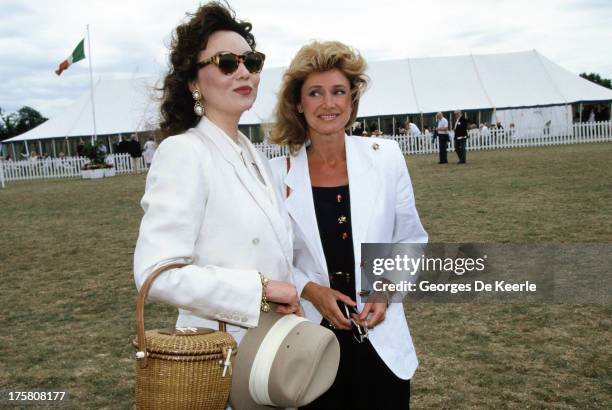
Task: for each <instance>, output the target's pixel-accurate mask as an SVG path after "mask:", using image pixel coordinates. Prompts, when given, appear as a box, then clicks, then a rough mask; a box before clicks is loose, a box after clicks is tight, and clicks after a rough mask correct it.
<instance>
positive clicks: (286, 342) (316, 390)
mask: <svg viewBox="0 0 612 410" xmlns="http://www.w3.org/2000/svg"><path fill="white" fill-rule="evenodd" d="M339 362H340V345H339V344H338V340H337V339H336V336H335V335H334V333H333V332H332V331H330V330H329V329H326V328H324V327H323V326H320V325H318V324H316V323H313V322H311V321H309V320H308V319H304V318H302V317H299V316H296V315H293V314H291V315H282V314H280V313H277V312H276V311H275V306H272V309H270V312H268V313H263V312H262V313H261V315H260V317H259V325H258V326H257V327H256V328H253V329H249V330H248V331H247V333H246V335H245V336H244V338H243V339H242V341H241V342H240V345H239V346H238V354H237V356H236V358H235V359H234V364H233V374H232V389H231V392H230V403H231V405H232V408H234V409H235V410H259V409H270V408H274V407H301V406H305V405H306V404H308V403H310V402H312V401H313V400H314V399H316V398H317V397H319V396H321V395H322V394H323V393H325V392H326V391H327V389H329V388H330V387H331V385H332V383H333V382H334V379H335V378H336V372H337V371H338V364H339Z"/></svg>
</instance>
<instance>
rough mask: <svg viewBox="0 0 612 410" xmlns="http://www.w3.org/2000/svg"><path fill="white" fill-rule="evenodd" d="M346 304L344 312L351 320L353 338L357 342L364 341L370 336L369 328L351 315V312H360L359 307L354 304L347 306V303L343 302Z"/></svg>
mask: <svg viewBox="0 0 612 410" xmlns="http://www.w3.org/2000/svg"><path fill="white" fill-rule="evenodd" d="M342 304H343V305H344V313H345V317H346V318H347V319H348V320H350V321H351V332H352V333H353V338H354V339H355V341H357V343H363V342H365V340H366V339H367V338H368V328H367V327H362V326H361V325H359V324H358V323H357V321H355V319H353V318H352V317H351V313H355V314H357V315H358V314H359V312H357V309H356V308H355V307H354V306H347V305H346V303H342Z"/></svg>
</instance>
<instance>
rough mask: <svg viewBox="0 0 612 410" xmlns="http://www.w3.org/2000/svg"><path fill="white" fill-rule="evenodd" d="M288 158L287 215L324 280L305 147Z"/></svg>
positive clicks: (323, 268) (322, 255) (323, 257)
mask: <svg viewBox="0 0 612 410" xmlns="http://www.w3.org/2000/svg"><path fill="white" fill-rule="evenodd" d="M290 159H291V168H290V169H289V172H288V173H287V176H286V177H285V184H286V185H287V186H288V187H289V189H290V192H291V193H290V195H289V197H288V198H287V199H286V200H285V205H286V207H287V212H289V215H291V217H292V218H293V220H294V221H295V223H296V225H297V226H298V228H299V229H300V231H301V233H302V235H303V238H304V242H305V243H306V246H308V249H309V250H310V254H311V255H313V256H314V258H315V259H316V261H317V262H318V263H319V265H320V268H321V273H322V274H323V276H324V278H325V281H327V277H328V272H327V262H326V260H325V254H324V253H323V245H321V239H320V238H321V237H320V235H319V227H318V225H317V216H316V213H315V208H314V201H313V197H312V185H311V183H310V173H309V171H308V156H307V155H306V147H305V146H302V148H301V149H300V150H299V151H298V153H297V154H296V155H295V156H291V157H290ZM296 233H297V232H296Z"/></svg>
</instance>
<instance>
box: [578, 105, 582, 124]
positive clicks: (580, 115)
mask: <svg viewBox="0 0 612 410" xmlns="http://www.w3.org/2000/svg"><path fill="white" fill-rule="evenodd" d="M578 114H579V115H578V118H580V121H579V122H582V103H580V105H579V106H578Z"/></svg>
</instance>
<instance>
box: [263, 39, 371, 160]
mask: <svg viewBox="0 0 612 410" xmlns="http://www.w3.org/2000/svg"><path fill="white" fill-rule="evenodd" d="M366 67H367V64H366V62H365V59H364V58H363V57H362V56H361V54H359V52H358V51H357V50H354V49H353V48H351V47H349V46H347V45H345V44H343V43H341V42H339V41H325V42H319V41H313V42H312V43H310V44H308V45H305V46H304V47H302V48H301V49H300V51H298V53H297V54H296V56H295V57H294V58H293V60H292V61H291V64H290V65H289V68H288V69H287V71H286V72H285V74H284V75H283V82H282V84H281V88H280V91H279V93H278V101H277V103H276V108H275V110H274V117H275V124H274V127H273V129H272V133H271V136H270V140H271V142H272V143H274V144H280V145H286V146H288V147H289V150H290V152H291V153H292V154H293V153H295V152H297V151H298V150H299V149H300V148H301V147H302V145H304V143H305V142H306V140H307V139H308V125H307V124H306V119H305V118H304V114H302V113H299V112H298V110H297V105H298V104H299V103H300V100H301V98H302V95H301V94H302V93H301V92H302V85H303V84H304V81H306V78H308V76H309V75H310V74H312V73H315V72H324V71H329V70H333V69H335V68H337V69H339V70H340V71H341V72H342V73H343V74H344V75H345V76H346V78H347V79H348V81H349V84H350V86H351V106H352V112H351V118H350V119H349V121H348V123H347V124H346V125H345V128H348V127H349V126H350V125H351V124H353V122H354V121H355V118H356V117H357V110H358V108H359V98H361V95H362V94H363V92H364V91H365V89H366V87H367V85H368V77H367V76H366V75H365V70H366Z"/></svg>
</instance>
